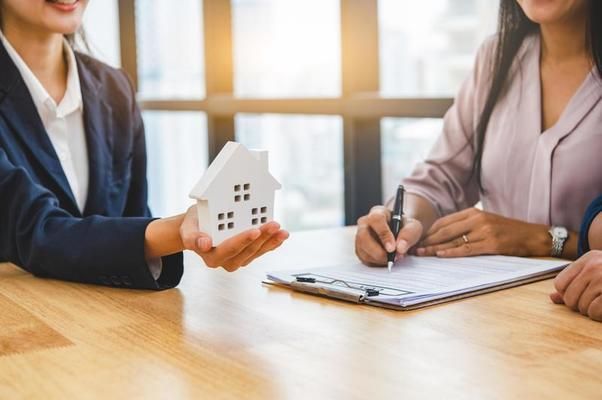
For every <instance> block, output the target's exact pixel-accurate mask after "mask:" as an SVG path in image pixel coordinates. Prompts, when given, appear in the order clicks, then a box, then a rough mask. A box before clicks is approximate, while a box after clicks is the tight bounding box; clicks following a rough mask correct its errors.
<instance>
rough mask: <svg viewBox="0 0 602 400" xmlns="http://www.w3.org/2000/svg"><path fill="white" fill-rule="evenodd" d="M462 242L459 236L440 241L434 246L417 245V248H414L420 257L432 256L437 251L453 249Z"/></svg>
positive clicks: (462, 243)
mask: <svg viewBox="0 0 602 400" xmlns="http://www.w3.org/2000/svg"><path fill="white" fill-rule="evenodd" d="M464 244H465V243H464V240H462V239H461V238H460V239H454V240H452V241H449V242H447V243H442V244H438V245H435V246H427V247H419V248H418V249H416V254H417V255H418V256H420V257H434V256H436V255H437V252H438V251H442V250H447V249H453V248H454V247H460V246H462V245H464ZM421 245H422V244H421Z"/></svg>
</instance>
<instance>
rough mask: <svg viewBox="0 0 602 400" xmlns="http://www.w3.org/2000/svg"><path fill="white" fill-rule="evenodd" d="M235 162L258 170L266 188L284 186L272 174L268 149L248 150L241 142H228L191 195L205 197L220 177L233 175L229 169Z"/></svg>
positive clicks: (237, 164)
mask: <svg viewBox="0 0 602 400" xmlns="http://www.w3.org/2000/svg"><path fill="white" fill-rule="evenodd" d="M234 164H236V165H235V167H238V168H240V167H241V166H242V167H244V168H245V170H246V171H249V170H255V171H258V173H259V174H260V175H259V176H257V177H256V178H257V179H262V180H264V182H263V184H265V185H266V186H265V188H266V190H277V189H280V188H281V187H282V186H281V185H280V183H279V182H278V181H277V180H276V178H274V177H273V176H272V174H270V171H269V169H268V152H267V151H263V150H248V149H247V148H246V147H245V146H243V145H242V144H240V143H236V142H228V143H226V145H225V146H224V147H223V148H222V150H221V151H220V152H219V154H218V155H217V157H215V160H213V162H212V163H211V165H210V166H209V168H207V171H205V174H204V175H203V177H202V178H201V179H200V180H199V181H198V182H197V184H196V185H195V186H194V188H193V189H192V191H191V192H190V197H191V198H193V199H199V200H202V199H205V198H206V197H207V196H208V195H209V192H210V191H211V188H212V187H213V186H214V185H215V183H216V182H217V181H218V180H219V179H227V178H228V177H229V176H232V173H230V171H229V169H231V168H230V167H231V166H232V165H234ZM235 172H236V171H235Z"/></svg>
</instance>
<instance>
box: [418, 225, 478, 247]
mask: <svg viewBox="0 0 602 400" xmlns="http://www.w3.org/2000/svg"><path fill="white" fill-rule="evenodd" d="M474 222H475V221H474V219H473V218H466V219H463V220H461V221H458V222H454V223H452V224H449V225H446V226H443V227H441V228H440V229H438V230H437V231H434V232H432V233H430V234H427V235H426V237H425V238H424V239H423V240H422V243H421V245H423V246H432V245H436V244H441V243H445V242H449V241H451V240H454V239H457V238H461V237H462V235H464V234H467V233H469V232H472V231H473V230H474V227H475V224H474Z"/></svg>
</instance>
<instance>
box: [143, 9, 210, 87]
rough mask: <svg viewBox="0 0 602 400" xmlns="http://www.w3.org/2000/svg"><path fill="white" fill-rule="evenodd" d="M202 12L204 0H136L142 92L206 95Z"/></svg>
mask: <svg viewBox="0 0 602 400" xmlns="http://www.w3.org/2000/svg"><path fill="white" fill-rule="evenodd" d="M202 12H203V11H202V1H201V0H178V1H177V5H175V4H174V3H173V2H170V1H158V0H136V36H137V39H138V78H139V83H140V88H139V90H140V95H141V96H143V97H147V98H149V97H150V98H201V97H204V96H205V78H204V74H205V71H204V56H203V54H204V52H203V40H202V39H203V24H202V21H203V18H202V17H203V15H202Z"/></svg>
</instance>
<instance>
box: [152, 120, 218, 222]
mask: <svg viewBox="0 0 602 400" xmlns="http://www.w3.org/2000/svg"><path fill="white" fill-rule="evenodd" d="M143 117H144V125H145V128H146V148H147V152H148V154H147V155H148V173H147V175H148V188H149V194H148V198H149V206H150V208H151V211H152V213H153V215H154V216H156V217H166V216H172V215H176V214H180V213H183V212H184V211H186V209H187V208H188V207H189V206H190V205H191V204H192V203H193V200H192V199H190V198H189V197H188V194H189V193H190V190H191V189H192V187H193V186H194V184H195V183H196V182H197V180H198V179H199V178H200V177H201V176H202V174H203V172H204V171H205V169H206V168H207V165H208V162H207V153H208V152H207V117H206V116H205V114H204V113H200V112H189V111H177V112H169V111H145V112H144V114H143Z"/></svg>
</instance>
